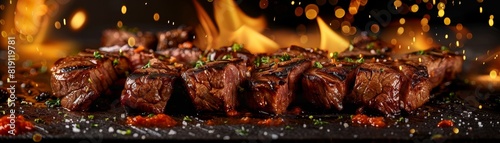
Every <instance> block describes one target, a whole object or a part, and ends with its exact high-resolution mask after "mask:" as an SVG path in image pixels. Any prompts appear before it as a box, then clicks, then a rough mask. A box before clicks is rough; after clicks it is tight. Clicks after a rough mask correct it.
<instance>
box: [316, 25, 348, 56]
mask: <svg viewBox="0 0 500 143" xmlns="http://www.w3.org/2000/svg"><path fill="white" fill-rule="evenodd" d="M316 20H317V21H318V26H319V31H320V34H321V43H320V46H319V48H320V49H322V50H327V51H329V52H342V51H344V50H345V49H347V47H349V42H347V40H345V39H344V38H343V37H342V36H340V35H338V34H337V33H335V32H334V31H333V30H331V29H330V27H328V25H326V23H325V22H324V21H323V19H321V18H320V17H318V18H316Z"/></svg>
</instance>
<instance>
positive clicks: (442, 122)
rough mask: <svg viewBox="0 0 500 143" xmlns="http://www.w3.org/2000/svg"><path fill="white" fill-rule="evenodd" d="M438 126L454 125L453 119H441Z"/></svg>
mask: <svg viewBox="0 0 500 143" xmlns="http://www.w3.org/2000/svg"><path fill="white" fill-rule="evenodd" d="M437 127H439V128H446V127H453V121H451V120H441V121H440V122H439V123H438V124H437Z"/></svg>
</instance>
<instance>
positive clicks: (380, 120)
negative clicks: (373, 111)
mask: <svg viewBox="0 0 500 143" xmlns="http://www.w3.org/2000/svg"><path fill="white" fill-rule="evenodd" d="M352 123H353V124H358V125H370V126H374V127H377V128H381V127H385V125H386V124H385V121H384V117H368V116H366V115H363V114H358V115H354V116H352Z"/></svg>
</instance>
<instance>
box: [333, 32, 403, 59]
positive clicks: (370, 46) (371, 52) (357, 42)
mask: <svg viewBox="0 0 500 143" xmlns="http://www.w3.org/2000/svg"><path fill="white" fill-rule="evenodd" d="M392 48H393V47H392V45H390V44H387V43H385V42H384V41H381V40H380V39H378V38H377V37H373V36H369V35H368V33H367V32H362V33H361V34H360V35H358V36H356V37H354V39H353V40H352V45H351V46H350V47H349V48H348V49H346V50H345V51H344V52H342V53H339V57H351V58H352V57H358V56H359V55H363V56H364V57H380V58H385V57H388V55H390V54H391V52H392Z"/></svg>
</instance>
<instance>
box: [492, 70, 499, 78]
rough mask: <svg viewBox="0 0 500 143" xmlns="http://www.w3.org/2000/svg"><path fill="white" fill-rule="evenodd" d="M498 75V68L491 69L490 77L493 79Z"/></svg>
mask: <svg viewBox="0 0 500 143" xmlns="http://www.w3.org/2000/svg"><path fill="white" fill-rule="evenodd" d="M497 75H498V73H497V70H491V71H490V77H491V79H496V78H497Z"/></svg>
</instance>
